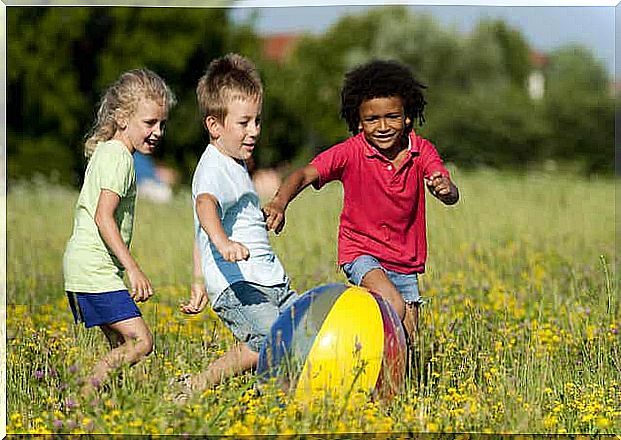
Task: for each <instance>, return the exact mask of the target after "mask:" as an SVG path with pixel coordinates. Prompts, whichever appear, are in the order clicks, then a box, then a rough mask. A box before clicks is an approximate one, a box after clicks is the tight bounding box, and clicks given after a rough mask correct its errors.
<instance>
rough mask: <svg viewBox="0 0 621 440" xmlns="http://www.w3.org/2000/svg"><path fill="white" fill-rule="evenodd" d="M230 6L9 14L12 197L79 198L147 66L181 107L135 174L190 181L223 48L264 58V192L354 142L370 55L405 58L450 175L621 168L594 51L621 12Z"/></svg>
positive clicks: (607, 50)
mask: <svg viewBox="0 0 621 440" xmlns="http://www.w3.org/2000/svg"><path fill="white" fill-rule="evenodd" d="M239 3H240V2H238V4H239ZM235 5H236V3H235V2H231V3H230V4H228V5H227V4H224V5H223V7H221V8H187V7H186V8H179V7H167V8H147V7H92V6H91V7H75V6H74V7H16V6H12V7H7V8H6V31H7V110H8V111H7V148H6V151H7V159H8V160H7V182H8V189H9V191H10V188H11V185H12V183H14V182H16V181H21V180H32V179H42V180H44V181H46V182H52V183H58V184H62V185H67V186H74V187H78V186H79V185H80V183H81V179H82V174H83V171H84V167H85V160H84V158H83V153H82V148H83V141H84V137H85V134H86V133H87V132H88V131H89V129H90V127H91V124H92V123H93V120H94V115H95V111H96V106H97V103H98V99H99V97H100V94H101V93H102V91H103V90H104V89H105V88H106V87H107V85H109V84H110V83H111V82H112V81H114V80H115V79H116V78H117V77H118V76H119V74H120V73H121V72H122V71H124V70H127V69H130V68H136V67H142V66H145V67H148V68H150V69H152V70H154V71H156V72H157V73H159V74H160V75H161V76H162V77H164V78H165V79H166V81H167V82H168V83H169V85H170V86H171V87H172V89H173V90H174V91H175V93H176V94H177V98H178V102H179V103H178V105H177V107H176V108H174V109H173V111H172V112H171V114H170V115H169V124H168V128H167V133H166V136H165V138H164V142H163V144H162V148H160V149H159V150H158V151H157V154H156V155H155V157H154V162H149V163H147V164H146V165H141V166H140V167H141V169H139V172H140V173H146V174H148V175H149V176H151V177H152V179H153V180H155V181H158V182H163V183H164V184H165V186H167V187H168V188H170V187H172V188H173V189H174V188H175V187H179V186H183V185H184V184H187V183H188V182H189V181H190V180H191V176H192V172H193V170H194V167H195V166H196V163H197V161H198V158H199V156H200V154H201V153H202V151H203V149H204V147H205V145H206V143H207V141H208V139H207V136H206V134H205V133H204V131H203V130H202V126H201V122H200V117H199V114H198V110H197V105H196V99H195V94H194V90H195V86H196V82H197V80H198V78H199V77H200V76H201V75H202V74H203V72H204V70H205V68H206V66H207V64H208V63H209V61H210V60H212V59H213V58H215V57H219V56H222V55H223V54H225V53H227V52H238V53H241V54H243V55H245V56H248V57H250V58H251V59H253V60H254V61H255V62H256V64H257V65H258V67H259V69H260V72H261V75H262V78H263V81H264V85H265V99H264V108H263V121H264V125H263V131H262V135H261V141H260V145H259V148H258V149H257V150H256V153H255V164H254V169H255V170H257V173H259V175H261V173H263V175H264V177H265V179H264V184H265V185H267V188H266V189H265V191H266V192H267V193H268V194H269V192H270V191H272V190H273V188H272V187H273V186H274V185H277V181H278V177H279V176H281V175H282V174H283V173H286V172H287V171H288V170H290V169H291V168H292V167H294V166H299V165H302V164H304V163H305V162H307V161H308V160H309V159H310V158H312V157H313V156H314V155H315V154H316V153H318V152H319V151H321V150H323V149H325V148H327V147H329V146H331V145H333V144H334V143H336V142H339V141H340V140H343V139H344V138H345V137H347V135H348V133H347V130H346V126H345V123H344V122H343V121H342V120H340V119H339V115H338V114H339V96H340V88H341V83H342V80H343V75H344V73H345V72H346V71H347V70H349V69H350V68H352V67H353V66H355V65H357V64H359V63H363V62H366V61H368V60H370V59H372V58H392V59H398V60H401V61H402V62H404V63H406V64H408V65H409V66H410V67H411V68H412V70H413V71H414V72H415V74H416V75H417V76H418V78H419V79H420V80H422V81H423V82H424V83H425V84H427V86H428V89H427V95H426V99H427V101H428V105H427V108H426V120H427V122H426V123H425V125H424V126H423V127H420V128H417V129H416V130H417V132H418V133H419V134H421V135H422V136H424V137H426V138H428V139H430V140H431V141H432V142H433V143H434V144H435V145H436V146H437V148H438V150H439V151H440V154H441V155H442V157H443V158H444V159H445V161H446V162H449V163H451V164H452V165H453V166H455V167H458V168H463V169H478V168H494V169H502V170H504V169H510V170H512V171H515V170H517V171H519V172H520V171H528V170H538V171H547V172H556V171H557V170H570V171H571V172H575V173H579V174H581V175H593V174H598V175H599V174H604V175H605V174H610V175H612V174H613V172H614V160H613V159H614V115H615V113H614V103H615V96H616V95H617V90H619V86H618V85H617V84H616V83H615V81H614V69H613V61H612V60H613V56H612V52H613V51H614V49H613V47H614V45H613V41H610V42H609V45H606V43H603V45H602V44H600V43H601V42H600V43H598V36H599V39H600V40H601V36H604V38H606V36H609V38H610V39H612V38H613V37H614V12H615V10H614V8H612V7H599V8H587V7H578V8H576V7H548V8H537V7H519V8H518V7H480V6H479V7H477V6H435V7H425V6H356V7H351V6H350V7H345V6H340V7H339V6H317V7H278V8H261V7H250V8H235ZM588 14H595V15H593V16H594V17H599V19H589V18H588V17H587V16H588ZM585 17H587V19H586V20H584V18H585ZM598 44H599V46H598ZM268 169H269V170H276V171H275V172H273V171H270V172H269V173H268V172H266V170H268ZM270 173H271V174H270ZM259 185H261V183H259ZM162 197H163V198H166V197H167V196H166V197H165V196H162Z"/></svg>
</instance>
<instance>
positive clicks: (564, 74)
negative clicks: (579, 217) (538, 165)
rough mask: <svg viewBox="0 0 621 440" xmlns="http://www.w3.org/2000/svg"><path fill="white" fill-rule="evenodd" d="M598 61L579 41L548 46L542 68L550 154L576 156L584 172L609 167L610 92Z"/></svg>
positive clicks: (611, 151)
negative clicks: (549, 50) (554, 47)
mask: <svg viewBox="0 0 621 440" xmlns="http://www.w3.org/2000/svg"><path fill="white" fill-rule="evenodd" d="M610 84H611V81H610V78H609V77H608V74H607V72H606V70H605V68H604V66H603V65H602V64H601V63H600V62H599V61H597V60H596V59H595V58H594V57H593V55H592V54H591V53H590V52H589V51H588V50H586V49H585V48H583V47H580V46H575V45H571V46H566V47H562V48H559V49H557V50H555V51H553V52H552V53H551V54H550V57H549V67H548V69H547V72H546V93H545V95H544V105H545V111H546V113H545V115H546V117H547V120H548V123H549V124H550V126H551V131H552V135H551V136H550V139H549V149H550V150H551V155H552V156H553V157H554V158H555V159H558V160H562V161H565V160H567V159H574V160H578V161H580V162H581V163H582V165H583V168H584V170H585V171H587V172H601V171H606V172H612V171H613V167H614V160H613V159H614V130H615V127H614V97H613V96H612V93H611V90H610Z"/></svg>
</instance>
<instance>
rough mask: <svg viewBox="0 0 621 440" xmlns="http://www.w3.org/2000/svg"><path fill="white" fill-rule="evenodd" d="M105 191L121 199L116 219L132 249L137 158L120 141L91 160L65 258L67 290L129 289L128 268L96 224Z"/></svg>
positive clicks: (104, 147) (109, 144)
mask: <svg viewBox="0 0 621 440" xmlns="http://www.w3.org/2000/svg"><path fill="white" fill-rule="evenodd" d="M102 189H107V190H110V191H113V192H115V193H116V194H118V195H119V197H120V202H119V206H118V207H117V209H116V211H115V213H114V220H115V221H116V224H117V226H118V228H119V231H120V233H121V237H122V239H123V241H124V242H125V244H126V245H127V247H129V245H130V242H131V238H132V230H133V223H134V207H135V203H136V172H135V170H134V158H133V157H132V155H131V153H130V152H129V150H128V149H127V147H126V146H125V145H124V144H123V143H122V142H120V141H116V140H110V141H106V142H100V143H99V144H98V145H97V148H96V149H95V152H94V153H93V156H92V157H91V159H90V161H89V163H88V166H87V167H86V173H85V175H84V184H83V186H82V190H81V191H80V196H79V197H78V201H77V203H76V205H75V218H74V222H73V233H72V235H71V238H70V239H69V242H68V243H67V248H66V250H65V255H64V258H63V272H64V278H65V290H67V291H69V292H84V293H103V292H110V291H114V290H122V289H126V286H125V283H124V282H123V274H124V268H123V266H122V265H121V263H120V261H119V260H118V259H117V258H116V256H115V255H114V254H113V253H112V251H111V250H109V249H108V247H107V246H106V244H105V243H104V241H103V239H102V237H101V235H100V234H99V229H98V228H97V225H96V224H95V211H96V209H97V203H98V201H99V194H100V193H101V190H102Z"/></svg>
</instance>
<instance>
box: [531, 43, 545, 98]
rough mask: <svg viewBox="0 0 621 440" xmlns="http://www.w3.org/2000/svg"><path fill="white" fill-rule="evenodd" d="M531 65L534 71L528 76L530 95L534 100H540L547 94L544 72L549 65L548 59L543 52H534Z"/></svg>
mask: <svg viewBox="0 0 621 440" xmlns="http://www.w3.org/2000/svg"><path fill="white" fill-rule="evenodd" d="M530 63H531V65H532V66H533V70H532V71H531V72H530V74H529V75H528V80H527V88H528V95H529V96H530V98H531V99H533V100H540V99H542V98H543V95H544V93H545V85H546V84H545V76H544V74H543V72H544V70H545V68H546V67H547V65H548V57H547V56H546V55H545V54H543V53H541V52H536V51H533V52H531V53H530Z"/></svg>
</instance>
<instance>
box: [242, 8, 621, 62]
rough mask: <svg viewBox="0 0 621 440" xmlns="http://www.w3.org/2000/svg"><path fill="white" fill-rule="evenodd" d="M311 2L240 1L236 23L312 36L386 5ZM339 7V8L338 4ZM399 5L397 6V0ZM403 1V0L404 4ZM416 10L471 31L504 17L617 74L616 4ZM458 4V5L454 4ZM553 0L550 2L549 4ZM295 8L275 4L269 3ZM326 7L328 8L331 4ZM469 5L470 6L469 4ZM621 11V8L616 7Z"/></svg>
mask: <svg viewBox="0 0 621 440" xmlns="http://www.w3.org/2000/svg"><path fill="white" fill-rule="evenodd" d="M309 3H310V2H308V1H306V2H304V1H301V0H297V1H296V0H281V1H280V2H268V1H267V0H265V1H263V0H243V1H238V2H235V5H236V6H238V7H236V8H234V9H233V10H232V13H231V17H232V18H233V19H234V20H240V21H241V20H245V19H247V18H248V17H249V16H250V15H251V14H252V13H253V12H255V13H256V14H257V21H256V27H257V30H258V31H259V32H261V33H280V32H313V33H320V32H323V31H324V30H326V29H327V28H328V27H329V26H330V25H332V24H333V23H335V22H336V21H337V20H338V19H339V17H341V16H342V15H344V14H355V13H361V12H364V11H365V10H366V9H368V8H373V7H381V6H378V5H377V3H378V2H370V1H366V2H365V1H364V0H362V1H358V2H357V3H359V4H360V3H375V4H366V5H358V6H354V5H347V4H346V5H343V3H344V2H342V1H341V2H336V1H323V2H321V3H322V4H324V6H299V5H303V4H307V5H308V4H309ZM335 3H340V4H335ZM394 3H396V2H394ZM401 3H404V2H401ZM405 3H408V4H410V5H409V6H408V7H409V8H411V9H412V10H413V11H421V12H423V13H429V14H431V15H432V16H433V17H434V18H435V19H436V20H437V21H438V22H439V23H440V24H441V25H442V26H445V27H454V28H455V29H457V30H458V31H460V32H464V33H467V32H469V31H470V30H472V28H473V27H474V26H475V25H476V24H477V23H478V22H479V20H480V19H481V18H484V17H487V18H501V19H504V20H505V21H506V22H507V23H508V24H509V25H511V26H513V27H514V28H516V29H518V30H520V31H521V32H522V35H523V36H524V37H525V39H526V40H527V41H528V43H529V44H530V45H531V47H533V48H534V49H536V50H539V51H542V52H547V51H550V50H552V49H555V48H557V47H560V46H563V45H566V44H570V43H577V44H580V45H582V46H585V47H587V48H589V49H590V50H591V51H592V53H593V55H594V56H595V57H597V58H598V59H599V60H601V62H602V63H603V64H604V65H605V67H606V68H607V69H608V71H609V72H611V73H612V72H614V56H615V8H614V6H610V4H611V2H606V1H601V2H598V3H595V2H589V3H588V4H608V5H609V6H595V7H593V6H576V5H577V4H580V3H582V4H587V3H586V2H577V1H574V2H570V1H557V2H552V3H553V4H560V5H563V6H533V5H535V4H536V5H540V4H543V2H534V1H533V2H524V1H521V2H520V1H512V2H506V1H505V2H502V1H500V2H499V1H496V2H484V1H478V3H484V5H481V4H478V5H473V4H472V3H477V2H476V1H475V2H467V1H461V2H459V3H461V5H460V6H455V5H438V4H437V3H439V2H435V4H433V3H434V2H433V1H427V2H425V3H426V4H425V5H411V3H413V2H405ZM454 3H457V2H454ZM492 3H494V4H497V5H498V4H504V5H506V4H511V5H512V6H489V5H491V4H492ZM550 3H551V2H547V4H550ZM267 4H270V5H274V4H277V5H293V6H277V7H274V6H271V7H267V6H266V5H267ZM326 4H327V5H326ZM464 4H468V5H467V6H464ZM617 8H621V6H619V7H617Z"/></svg>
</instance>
